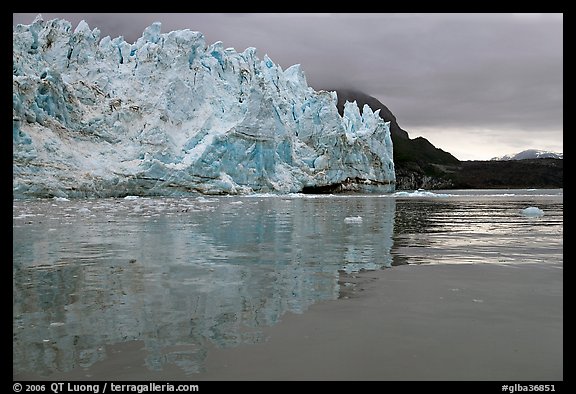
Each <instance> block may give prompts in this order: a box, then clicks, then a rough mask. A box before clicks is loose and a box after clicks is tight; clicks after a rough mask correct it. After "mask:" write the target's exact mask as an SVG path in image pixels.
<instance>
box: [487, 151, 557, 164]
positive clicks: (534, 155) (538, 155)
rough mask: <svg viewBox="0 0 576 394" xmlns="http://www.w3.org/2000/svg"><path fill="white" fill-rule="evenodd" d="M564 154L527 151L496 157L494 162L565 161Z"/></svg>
mask: <svg viewBox="0 0 576 394" xmlns="http://www.w3.org/2000/svg"><path fill="white" fill-rule="evenodd" d="M563 158H564V154H562V153H557V152H549V151H545V150H539V149H527V150H523V151H522V152H519V153H513V154H510V155H504V156H501V157H494V158H492V160H498V161H502V160H527V159H563Z"/></svg>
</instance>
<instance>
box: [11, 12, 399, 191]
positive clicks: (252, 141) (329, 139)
mask: <svg viewBox="0 0 576 394" xmlns="http://www.w3.org/2000/svg"><path fill="white" fill-rule="evenodd" d="M255 52H256V50H255V49H254V48H247V49H246V50H245V51H244V52H242V53H237V52H236V51H235V50H234V49H232V48H228V49H225V48H224V47H223V44H222V43H221V42H216V43H214V44H212V45H207V44H206V43H205V40H204V36H203V35H202V34H201V33H199V32H194V31H190V30H180V31H172V32H169V33H161V32H160V23H154V24H152V25H151V26H149V27H147V28H146V29H145V30H144V32H143V34H142V37H140V38H139V39H138V40H137V41H136V42H135V43H133V44H129V43H127V42H125V41H124V40H123V38H122V37H117V38H114V39H110V37H108V36H107V37H104V38H103V39H100V32H99V30H98V29H93V30H91V29H90V28H89V26H88V25H87V24H86V23H85V22H84V21H82V22H80V23H79V24H78V26H77V27H76V28H75V29H74V30H73V29H72V25H71V24H70V23H69V22H67V21H65V20H59V19H55V20H51V21H48V22H46V21H44V20H42V18H41V17H40V16H39V17H37V18H36V20H35V21H34V22H33V23H32V24H31V25H18V26H16V27H15V28H14V30H13V131H12V140H13V195H14V197H15V198H25V197H52V196H57V197H108V196H125V195H172V196H177V195H186V194H190V193H196V192H200V193H204V194H227V193H228V194H237V193H251V192H281V193H282V192H299V191H302V190H304V189H305V188H322V187H332V186H339V185H340V187H344V186H346V187H349V188H352V189H360V190H370V189H372V190H378V191H385V192H389V191H393V190H394V184H395V172H394V163H393V159H392V140H391V137H390V129H389V124H388V123H387V122H384V121H383V120H382V119H381V118H380V117H379V114H378V111H376V112H373V111H372V110H371V109H370V108H369V107H368V106H364V108H363V111H362V114H360V111H359V108H358V106H357V105H356V103H355V102H354V103H346V106H345V110H344V115H343V116H342V117H341V116H340V115H339V114H338V111H337V108H336V101H337V97H336V93H335V92H326V91H319V92H316V91H314V90H313V89H312V88H311V87H308V84H307V82H306V78H305V75H304V73H303V71H302V69H301V68H300V66H299V65H294V66H292V67H289V68H288V69H286V70H282V68H281V67H280V66H278V65H275V64H274V63H273V62H272V60H271V59H269V58H268V57H267V56H264V59H263V60H259V58H258V57H257V56H256V54H255Z"/></svg>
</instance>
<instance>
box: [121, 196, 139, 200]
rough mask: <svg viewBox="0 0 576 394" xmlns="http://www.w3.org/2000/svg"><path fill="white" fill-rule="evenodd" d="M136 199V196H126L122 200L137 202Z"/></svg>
mask: <svg viewBox="0 0 576 394" xmlns="http://www.w3.org/2000/svg"><path fill="white" fill-rule="evenodd" d="M138 198H139V197H138V196H126V197H124V200H137V199H138Z"/></svg>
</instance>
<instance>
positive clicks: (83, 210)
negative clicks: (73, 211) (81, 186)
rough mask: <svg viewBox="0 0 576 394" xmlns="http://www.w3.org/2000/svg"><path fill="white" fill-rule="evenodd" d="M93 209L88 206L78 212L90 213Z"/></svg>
mask: <svg viewBox="0 0 576 394" xmlns="http://www.w3.org/2000/svg"><path fill="white" fill-rule="evenodd" d="M90 212H91V211H90V210H89V209H88V208H80V209H79V210H78V213H90Z"/></svg>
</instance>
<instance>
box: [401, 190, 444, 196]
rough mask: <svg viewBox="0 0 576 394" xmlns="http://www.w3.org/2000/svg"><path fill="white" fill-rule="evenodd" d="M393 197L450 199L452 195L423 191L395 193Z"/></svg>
mask: <svg viewBox="0 0 576 394" xmlns="http://www.w3.org/2000/svg"><path fill="white" fill-rule="evenodd" d="M393 196H394V197H450V196H452V194H446V193H433V192H427V191H423V190H415V191H413V192H396V193H394V194H393Z"/></svg>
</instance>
